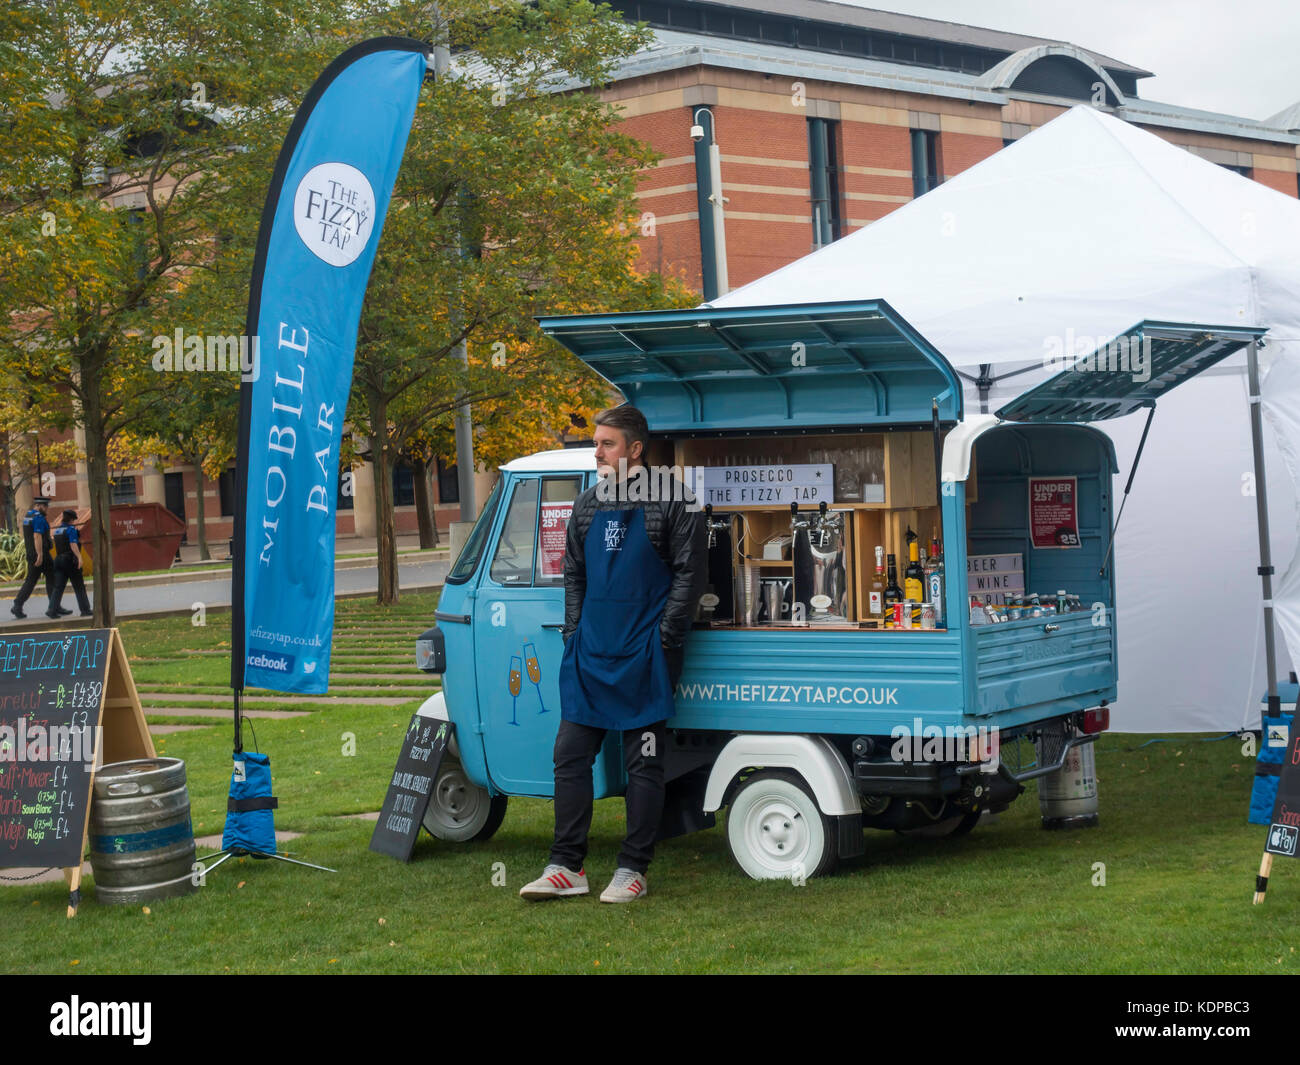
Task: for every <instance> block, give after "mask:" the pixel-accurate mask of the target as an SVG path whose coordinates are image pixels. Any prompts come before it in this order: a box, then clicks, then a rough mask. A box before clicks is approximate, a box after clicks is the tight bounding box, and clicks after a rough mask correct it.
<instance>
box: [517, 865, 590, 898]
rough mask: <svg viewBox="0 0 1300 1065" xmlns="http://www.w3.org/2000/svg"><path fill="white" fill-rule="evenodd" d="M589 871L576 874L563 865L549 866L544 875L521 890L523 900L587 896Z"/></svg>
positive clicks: (543, 871) (543, 872)
mask: <svg viewBox="0 0 1300 1065" xmlns="http://www.w3.org/2000/svg"><path fill="white" fill-rule="evenodd" d="M587 890H588V889H587V871H586V870H585V869H579V870H578V871H577V872H576V873H575V872H574V871H573V870H572V869H566V868H565V867H564V866H562V865H548V866H547V867H546V868H545V869H543V870H542V875H541V876H540V877H538V878H537V879H536V880H534V881H533V882H532V883H531V884H525V885H524V886H523V887H522V888H520V889H519V897H520V898H521V899H533V900H537V899H558V898H562V897H563V896H565V895H585V894H587Z"/></svg>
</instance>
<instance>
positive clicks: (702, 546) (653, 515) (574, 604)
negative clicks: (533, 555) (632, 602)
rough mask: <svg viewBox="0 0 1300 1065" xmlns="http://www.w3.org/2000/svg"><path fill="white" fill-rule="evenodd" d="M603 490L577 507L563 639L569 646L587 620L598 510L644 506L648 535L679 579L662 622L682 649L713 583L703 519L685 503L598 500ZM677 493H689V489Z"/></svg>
mask: <svg viewBox="0 0 1300 1065" xmlns="http://www.w3.org/2000/svg"><path fill="white" fill-rule="evenodd" d="M677 483H678V484H680V482H677ZM599 488H600V482H599V481H598V482H597V483H596V484H594V485H592V486H591V487H590V488H588V489H587V490H586V491H585V492H583V493H582V494H581V495H580V496H578V498H577V499H576V500H574V503H573V515H572V517H570V519H569V529H568V536H567V539H566V542H565V551H564V629H563V631H562V633H561V635H562V636H563V637H564V640H565V642H566V643H567V642H568V640H569V637H570V636H571V635H572V634H573V631H574V630H575V629H576V628H577V627H578V621H579V619H580V618H581V617H582V600H583V597H584V595H585V593H586V590H587V561H586V553H585V550H584V545H585V544H586V539H587V530H588V529H590V528H591V520H592V517H593V516H594V515H595V513H596V511H597V510H629V509H632V508H634V507H643V508H644V509H645V531H646V535H647V536H648V537H649V539H650V544H651V546H652V547H654V549H655V550H656V551H657V552H659V557H660V558H662V559H663V560H664V564H665V565H666V566H667V567H668V568H669V570H671V571H672V575H673V583H672V585H671V586H670V587H669V589H668V600H667V602H666V603H665V604H664V614H663V619H662V620H661V621H660V623H659V639H660V642H661V643H663V645H664V646H665V647H667V648H670V649H673V648H680V647H681V646H682V645H683V643H684V642H685V640H686V633H687V632H688V631H689V629H690V627H691V615H692V614H693V613H694V610H695V603H696V600H698V599H699V597H700V596H701V595H702V594H703V591H704V586H705V583H706V582H707V579H708V573H707V568H708V546H707V540H706V536H707V532H706V530H705V528H704V520H703V515H702V514H701V513H700V511H698V510H689V509H688V505H687V504H686V503H685V502H683V501H681V499H675V500H671V501H659V500H648V501H645V502H640V501H628V500H615V499H606V500H602V499H600V498H599V496H598V491H599ZM673 494H674V495H677V496H684V495H686V493H685V490H681V491H678V492H674V493H673ZM688 498H689V497H688Z"/></svg>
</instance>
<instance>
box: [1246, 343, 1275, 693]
mask: <svg viewBox="0 0 1300 1065" xmlns="http://www.w3.org/2000/svg"><path fill="white" fill-rule="evenodd" d="M1246 370H1247V375H1248V378H1249V385H1250V443H1251V447H1252V448H1253V449H1254V452H1255V510H1256V512H1257V515H1258V521H1259V576H1260V580H1262V581H1263V583H1264V664H1265V667H1266V669H1267V672H1268V713H1269V716H1270V717H1276V716H1277V715H1278V714H1280V713H1281V712H1282V702H1281V699H1280V698H1279V697H1278V694H1277V652H1276V649H1275V647H1274V641H1273V552H1272V548H1271V546H1270V543H1269V533H1268V487H1267V485H1266V483H1265V480H1264V423H1263V415H1262V412H1261V410H1260V396H1259V342H1258V341H1256V340H1252V341H1251V342H1250V345H1249V347H1248V348H1247V349H1246Z"/></svg>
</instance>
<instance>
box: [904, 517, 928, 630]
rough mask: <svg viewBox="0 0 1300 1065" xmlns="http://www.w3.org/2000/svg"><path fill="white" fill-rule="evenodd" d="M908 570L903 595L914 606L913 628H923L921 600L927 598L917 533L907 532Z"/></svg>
mask: <svg viewBox="0 0 1300 1065" xmlns="http://www.w3.org/2000/svg"><path fill="white" fill-rule="evenodd" d="M907 558H908V561H907V570H906V572H904V574H903V595H904V597H905V598H907V599H908V600H910V601H911V604H912V627H913V628H918V629H919V628H920V627H921V600H922V599H924V598H925V570H923V569H922V568H921V558H920V545H919V544H918V542H917V538H916V533H914V532H912V530H911V529H908V530H907Z"/></svg>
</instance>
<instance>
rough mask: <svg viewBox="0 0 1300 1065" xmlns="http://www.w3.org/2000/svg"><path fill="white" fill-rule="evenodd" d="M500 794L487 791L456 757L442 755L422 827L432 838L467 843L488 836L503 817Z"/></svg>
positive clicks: (503, 799)
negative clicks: (470, 776) (466, 771)
mask: <svg viewBox="0 0 1300 1065" xmlns="http://www.w3.org/2000/svg"><path fill="white" fill-rule="evenodd" d="M507 802H508V800H507V798H506V796H504V795H489V794H488V790H487V788H480V787H479V786H478V785H477V784H475V783H474V782H473V781H471V780H470V779H469V777H467V776H466V775H465V770H464V769H462V768H461V764H460V763H459V762H458V761H456V759H454V758H452V757H450V756H449V755H448V756H444V758H443V760H442V765H441V767H439V769H438V779H437V780H436V781H435V782H434V786H433V792H432V794H430V796H429V807H428V809H427V810H426V811H425V813H424V822H423V824H424V828H425V831H427V832H428V833H429V835H431V836H433V838H434V839H445V840H447V841H448V842H450V843H470V842H473V841H475V840H484V839H491V838H492V835H493V833H495V832H496V830H497V829H498V828H500V827H501V822H502V821H504V820H505V817H506V803H507Z"/></svg>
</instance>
